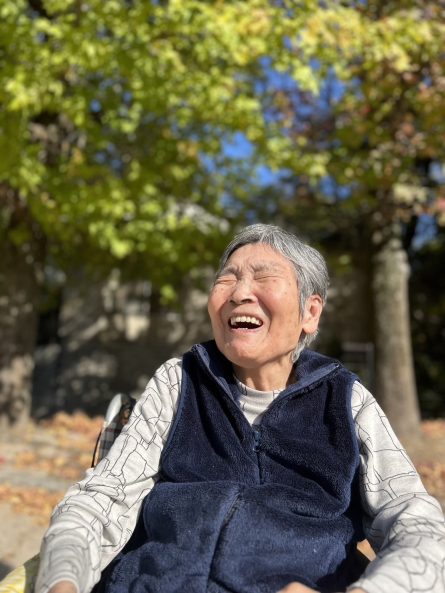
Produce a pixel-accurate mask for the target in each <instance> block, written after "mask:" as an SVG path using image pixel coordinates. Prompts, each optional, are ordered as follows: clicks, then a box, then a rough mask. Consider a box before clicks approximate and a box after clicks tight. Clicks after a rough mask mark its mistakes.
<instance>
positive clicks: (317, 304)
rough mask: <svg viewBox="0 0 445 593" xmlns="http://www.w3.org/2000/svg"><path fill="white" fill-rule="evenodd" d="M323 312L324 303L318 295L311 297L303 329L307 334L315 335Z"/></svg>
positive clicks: (306, 308)
mask: <svg viewBox="0 0 445 593" xmlns="http://www.w3.org/2000/svg"><path fill="white" fill-rule="evenodd" d="M322 311H323V301H322V298H321V297H320V296H319V295H318V294H313V295H312V296H310V297H309V298H308V299H307V301H306V305H305V308H304V315H303V320H302V325H301V329H302V330H303V331H304V332H305V333H307V334H313V333H315V332H316V331H317V329H318V323H319V321H320V316H321V312H322Z"/></svg>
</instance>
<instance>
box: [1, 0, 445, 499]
mask: <svg viewBox="0 0 445 593" xmlns="http://www.w3.org/2000/svg"><path fill="white" fill-rule="evenodd" d="M444 47H445V2H443V1H442V0H436V1H428V0H394V1H391V0H382V1H380V0H376V1H374V0H368V1H366V2H363V1H361V0H343V1H341V2H340V1H338V0H335V1H334V0H325V1H323V2H319V1H317V0H303V1H299V2H295V1H291V0H289V1H286V0H269V1H266V0H215V1H202V0H107V1H106V2H103V1H99V0H3V1H2V3H1V5H0V65H1V67H0V336H1V338H2V339H1V342H0V432H1V437H0V438H1V439H2V441H4V443H6V445H9V446H10V447H11V446H12V444H13V443H14V442H15V443H16V445H17V446H18V441H23V438H24V435H35V434H36V432H35V431H38V430H43V428H44V427H45V426H46V427H48V426H50V425H48V422H51V418H58V419H59V425H58V427H59V429H61V425H62V424H63V426H64V427H65V428H66V426H67V425H69V421H68V420H67V418H68V417H71V418H74V419H75V420H73V421H72V422H73V423H72V424H71V425H70V426H71V430H72V431H74V432H76V430H77V432H80V433H82V431H83V433H82V434H85V433H88V434H89V433H90V432H92V433H93V432H95V430H96V428H97V426H96V424H94V422H95V420H94V417H96V416H97V415H101V414H103V413H104V411H105V409H106V406H107V403H108V401H109V400H110V398H111V397H112V395H113V394H114V393H116V392H125V393H129V394H133V395H138V394H140V393H141V392H142V390H143V389H144V386H145V384H146V382H147V380H148V379H149V378H150V376H151V374H152V373H153V371H154V370H155V369H156V367H157V366H158V365H159V364H160V363H161V362H163V361H164V360H165V359H167V358H169V357H171V356H173V355H177V354H180V353H181V352H183V351H184V350H185V349H187V348H188V347H189V346H190V345H191V344H193V343H194V342H196V341H199V340H203V339H208V338H209V337H210V328H209V324H208V321H207V314H206V294H207V290H208V287H209V285H210V282H211V280H212V274H213V270H214V269H215V265H216V262H217V260H218V257H219V255H220V253H221V250H222V248H223V246H224V245H225V244H226V243H227V241H228V240H229V239H230V238H231V237H232V236H233V234H234V232H235V231H236V230H237V229H238V228H240V227H241V226H243V225H246V224H249V223H252V222H257V221H260V222H270V223H276V224H279V225H281V226H283V227H285V228H287V229H288V230H290V231H292V232H295V233H296V234H298V235H300V236H301V237H302V238H303V239H305V240H307V241H309V242H310V243H311V244H313V245H314V246H316V247H318V248H319V249H320V250H321V251H322V253H323V254H324V255H325V256H326V258H327V260H328V264H329V268H330V273H331V277H332V282H331V287H330V292H329V298H328V303H327V307H326V310H325V313H324V319H323V321H322V327H321V331H320V336H319V338H318V340H317V343H316V348H317V349H318V350H319V351H321V352H324V353H326V354H328V355H331V356H335V357H338V358H339V359H340V360H342V361H344V362H345V363H346V364H347V365H348V366H349V367H350V368H351V369H353V370H355V371H357V372H358V373H359V374H360V376H361V378H362V380H363V382H364V383H365V385H366V386H367V387H368V388H369V389H371V391H372V392H373V393H374V394H375V395H376V397H377V399H378V401H379V402H380V403H381V405H382V407H383V408H384V410H385V412H386V413H387V414H388V416H389V418H390V420H391V422H392V424H393V426H394V428H395V430H396V432H397V434H398V435H399V436H400V438H401V439H402V441H403V442H404V443H405V444H406V445H407V446H408V447H411V449H412V451H413V452H414V454H415V455H416V454H418V458H419V460H420V461H419V463H420V464H423V466H422V467H423V475H424V477H425V479H426V480H427V481H428V483H429V484H430V483H431V484H433V485H432V488H433V489H434V488H436V489H437V492H438V496H441V492H442V490H441V488H442V486H443V484H444V483H445V469H444V466H443V465H441V462H440V460H441V459H443V457H440V455H442V453H443V450H442V449H440V453H439V452H438V451H439V448H440V447H443V448H444V450H445V445H444V440H445V437H444V434H445V429H444V428H443V426H444V423H443V421H442V418H444V417H445V397H444V396H445V367H444V365H443V360H444V358H445V340H444V334H445V324H444V319H445V290H444V288H445V278H444V262H445V55H444V49H443V48H444ZM60 414H65V416H60ZM76 414H77V416H76ZM79 414H83V416H82V415H81V416H79ZM67 415H68V416H67ZM60 418H63V419H64V420H63V422H61V421H60ZM79 418H81V420H79ZM88 418H93V420H92V422H93V424H91V423H90V424H88V422H87V419H88ZM45 422H46V423H47V424H45ZM85 427H86V428H85ZM53 428H54V424H53ZM47 430H49V429H48V428H47ZM33 431H34V432H33ZM59 432H60V431H59ZM39 434H40V435H41V434H42V433H41V432H40V433H39ZM64 434H65V433H64ZM17 435H19V436H18V437H17ZM59 436H60V435H59ZM30 438H31V437H30ZM51 438H52V437H51ZM428 439H429V440H428ZM431 439H433V441H434V442H433V441H431ZM47 441H48V442H49V440H48V439H47V440H45V439H44V442H45V443H47ZM432 442H433V444H432ZM88 443H89V441H88ZM21 444H22V445H23V442H22V443H21ZM25 446H26V447H28V450H29V446H30V445H29V443H28V444H27V445H25ZM70 447H71V448H72V443H71V444H70ZM88 447H90V444H88V446H87V448H88ZM5 451H6V449H5ZM8 451H13V449H11V448H9V449H8ZM17 451H18V450H15V453H16V461H17V459H22V462H23V463H24V464H25V465H26V460H25V461H24V460H23V457H22V458H20V456H19V455H18V452H17ZM434 452H436V453H437V455H436V457H437V459H436V458H434ZM21 453H23V451H22V452H21ZM2 455H3V457H1V456H0V472H1V471H2V463H3V470H4V476H7V479H6V478H5V480H4V484H9V482H8V480H10V481H11V480H13V477H11V476H12V474H8V473H7V472H6V473H5V471H6V470H5V468H9V469H8V471H10V472H12V471H13V461H11V454H10V453H9V454H8V453H5V452H3V453H2ZM416 459H417V457H416ZM73 463H74V462H73ZM16 465H17V463H16ZM36 465H37V460H36V458H32V457H31V458H29V457H28V466H27V467H28V471H30V468H33V467H34V468H35V467H36ZM62 466H66V464H64V462H63V461H61V462H60V460H59V470H60V468H61V467H62ZM53 473H54V472H53ZM56 473H57V472H56ZM60 473H63V472H61V471H59V474H60ZM438 484H439V486H440V487H439V486H438ZM18 491H19V490H14V491H13V489H12V490H11V488H10V489H9V490H8V489H7V488H6V486H4V491H3V500H10V499H11V497H13V495H15V496H16V497H17V496H18V494H17V492H18ZM14 492H15V494H14ZM20 492H23V489H21V490H20ZM34 494H35V493H34ZM0 498H1V491H0ZM31 498H32V497H31ZM33 498H34V500H36V498H35V495H34V497H33ZM45 500H48V497H47V496H46V499H45ZM21 505H22V508H23V507H24V506H26V505H25V503H24V502H23V500H22V502H21Z"/></svg>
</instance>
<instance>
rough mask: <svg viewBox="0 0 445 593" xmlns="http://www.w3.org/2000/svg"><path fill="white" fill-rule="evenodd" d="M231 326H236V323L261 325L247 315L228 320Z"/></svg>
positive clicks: (257, 320) (258, 321)
mask: <svg viewBox="0 0 445 593" xmlns="http://www.w3.org/2000/svg"><path fill="white" fill-rule="evenodd" d="M230 323H231V325H236V324H237V323H251V324H252V325H258V326H260V325H261V321H260V320H259V319H257V318H256V317H249V316H247V315H239V316H238V317H232V318H231V319H230Z"/></svg>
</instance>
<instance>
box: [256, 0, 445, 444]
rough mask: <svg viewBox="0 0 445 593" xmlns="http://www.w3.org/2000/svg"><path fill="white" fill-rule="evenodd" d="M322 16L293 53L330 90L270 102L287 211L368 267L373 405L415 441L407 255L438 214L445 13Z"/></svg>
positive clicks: (370, 8)
mask: <svg viewBox="0 0 445 593" xmlns="http://www.w3.org/2000/svg"><path fill="white" fill-rule="evenodd" d="M324 6H325V10H324V11H321V12H318V13H316V14H314V15H313V17H312V18H310V19H308V21H307V23H306V27H305V29H304V30H303V31H301V32H300V35H299V38H298V39H297V40H295V45H294V51H295V53H296V54H297V55H298V59H299V60H302V57H301V56H302V55H304V59H305V60H306V62H307V63H312V65H313V67H314V68H315V69H316V70H317V71H318V72H319V75H320V80H321V81H324V82H323V86H322V92H321V95H315V94H310V93H307V91H302V89H301V88H299V87H298V86H295V85H292V82H289V80H286V81H285V83H284V84H282V85H281V88H278V89H277V90H276V92H275V94H274V95H273V94H271V93H269V94H268V96H267V103H266V107H267V110H268V113H269V118H270V119H271V120H273V121H275V122H276V125H278V126H281V129H282V132H283V134H282V139H281V141H280V164H279V166H281V167H285V168H286V170H287V177H288V180H289V177H290V178H291V179H292V180H293V183H294V187H296V190H295V191H294V192H293V194H292V197H291V199H290V200H289V199H287V200H286V202H287V205H286V206H285V207H286V208H287V212H288V213H289V212H290V209H291V208H293V210H294V211H295V212H296V215H293V216H294V221H295V216H296V217H297V218H299V220H304V221H305V223H306V224H307V221H308V220H310V219H311V218H312V219H313V215H314V213H315V212H316V213H318V214H320V213H321V214H322V224H318V230H319V231H320V227H322V230H323V233H324V236H325V237H326V236H329V235H331V236H337V237H338V236H339V235H342V236H343V237H348V241H349V246H351V245H353V246H354V250H355V251H354V255H355V256H356V261H357V256H358V257H359V258H360V263H361V265H363V263H364V262H366V264H367V265H369V266H370V273H371V274H372V282H371V283H370V286H371V290H372V297H373V310H374V341H375V348H376V383H377V385H376V392H377V397H378V399H379V400H380V402H381V403H382V405H383V407H384V409H385V411H386V412H387V414H388V416H389V418H390V420H391V421H392V423H393V425H394V426H395V427H396V430H397V432H398V433H399V434H400V435H401V436H402V437H413V436H415V435H416V434H418V428H419V410H418V403H417V396H416V386H415V377H414V371H413V360H412V350H411V339H410V327H409V304H408V277H409V263H408V258H407V248H408V247H409V245H410V242H411V240H412V238H413V236H414V233H413V232H412V231H413V229H415V228H416V222H417V220H418V218H419V215H421V214H422V213H424V212H426V211H428V212H429V213H430V214H433V215H434V214H435V213H436V214H437V213H439V212H440V209H439V204H440V200H439V199H438V195H439V194H438V189H439V188H438V183H437V182H435V181H434V178H433V177H434V176H433V175H432V167H434V164H435V163H441V162H443V161H444V160H445V145H444V143H443V137H444V132H445V117H444V116H445V102H444V93H445V85H444V80H445V70H444V67H445V63H444V60H443V44H444V41H445V21H444V12H445V6H444V4H443V2H428V1H426V2H420V1H416V0H402V1H398V2H391V1H390V2H387V1H385V2H383V1H380V0H371V1H369V2H353V1H347V0H346V1H344V2H327V3H324ZM275 138H276V134H275V135H274V137H273V138H271V140H270V141H271V142H276V139H275ZM305 206H307V207H305ZM308 213H309V215H308ZM305 216H306V218H304V217H305Z"/></svg>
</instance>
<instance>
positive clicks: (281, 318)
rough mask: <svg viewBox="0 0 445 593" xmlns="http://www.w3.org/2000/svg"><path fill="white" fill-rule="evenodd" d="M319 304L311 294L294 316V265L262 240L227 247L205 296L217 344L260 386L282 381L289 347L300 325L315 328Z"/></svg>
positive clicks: (245, 377) (264, 387)
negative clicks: (223, 261) (222, 263)
mask: <svg viewBox="0 0 445 593" xmlns="http://www.w3.org/2000/svg"><path fill="white" fill-rule="evenodd" d="M321 309H322V302H321V298H320V297H318V296H317V295H314V296H312V297H310V298H309V299H308V302H307V304H306V308H305V312H304V314H303V316H302V317H301V316H300V311H299V291H298V285H297V277H296V274H295V269H294V267H293V265H292V264H291V262H290V261H289V260H287V259H286V258H285V257H284V256H283V255H281V254H280V253H278V252H277V251H275V250H274V249H273V248H272V247H270V246H269V245H266V244H264V243H252V244H249V245H245V246H243V247H240V248H239V249H237V250H236V251H234V253H232V255H231V256H230V258H229V259H228V261H227V263H226V265H225V266H224V269H223V270H222V271H221V273H220V274H219V276H218V278H217V279H216V282H215V284H214V286H213V288H212V291H211V293H210V297H209V302H208V310H209V315H210V320H211V322H212V328H213V335H214V337H215V341H216V344H217V346H218V348H219V350H220V351H221V352H222V353H223V354H224V355H225V356H226V358H228V359H229V360H230V361H231V362H232V364H233V365H234V369H235V373H236V375H237V377H238V378H239V379H240V380H241V381H242V382H243V383H245V384H247V385H249V386H250V387H254V388H255V389H260V390H271V389H278V388H282V387H284V386H285V385H286V384H287V383H288V380H289V377H290V374H291V371H292V366H293V365H292V360H291V356H292V352H293V351H294V349H295V347H296V346H297V344H298V340H299V337H300V335H301V332H302V331H305V332H306V333H313V332H315V331H316V329H317V327H318V320H319V317H320V314H321Z"/></svg>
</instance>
